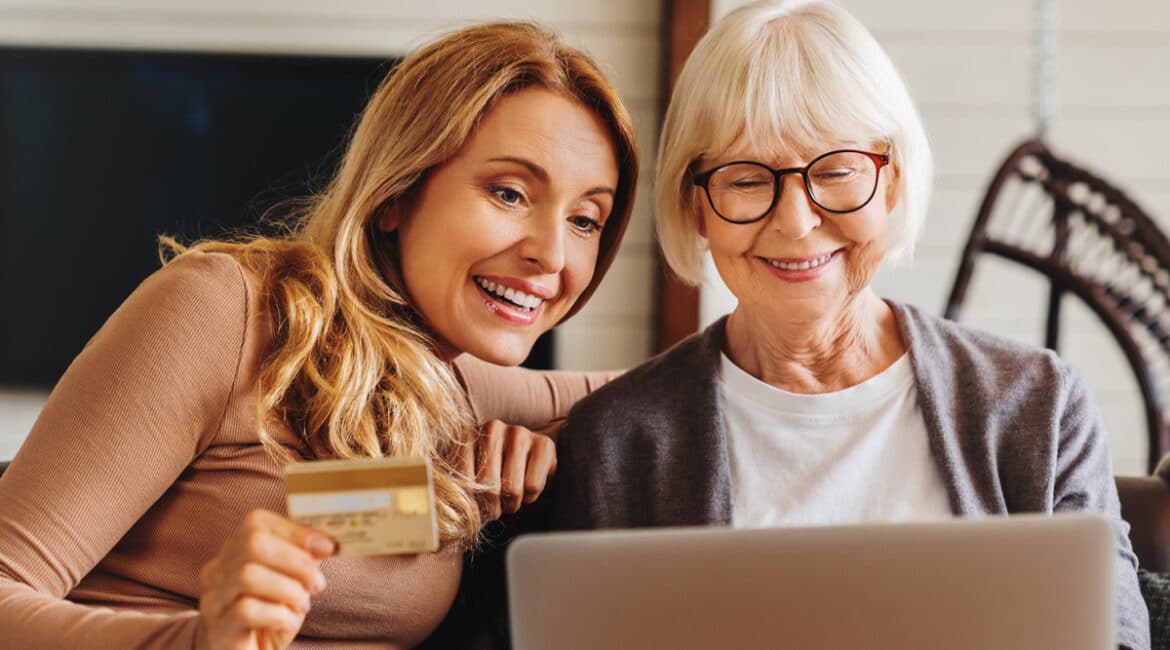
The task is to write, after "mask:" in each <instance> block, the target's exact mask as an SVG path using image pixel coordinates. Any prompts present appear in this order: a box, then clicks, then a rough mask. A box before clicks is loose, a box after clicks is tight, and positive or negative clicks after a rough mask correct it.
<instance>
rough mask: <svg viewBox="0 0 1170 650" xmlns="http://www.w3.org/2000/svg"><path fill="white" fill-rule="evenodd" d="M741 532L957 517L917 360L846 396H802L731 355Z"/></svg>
mask: <svg viewBox="0 0 1170 650" xmlns="http://www.w3.org/2000/svg"><path fill="white" fill-rule="evenodd" d="M719 379H720V381H719V385H720V392H721V393H722V398H723V405H724V406H723V408H724V413H723V415H724V419H725V422H726V426H727V438H728V455H729V460H730V462H731V505H732V513H733V514H732V525H734V526H736V527H745V528H757V527H769V526H788V525H813V524H848V523H865V522H893V521H910V520H929V519H941V518H949V517H951V516H952V513H951V507H950V502H949V499H948V496H947V491H946V486H945V485H944V484H943V481H942V477H941V476H940V475H939V470H938V467H937V466H936V464H935V462H934V460H933V459H932V457H931V455H930V449H929V444H930V443H929V441H928V437H927V431H926V424H925V421H924V420H923V418H922V412H921V410H920V409H919V407H918V390H917V388H916V387H915V384H914V371H913V368H912V367H911V366H910V357H909V355H906V354H904V355H902V358H900V359H898V360H897V361H896V362H894V364H893V365H891V366H890V367H889V368H887V369H886V370H883V371H882V372H881V373H879V374H878V375H876V376H874V377H871V378H870V379H868V380H866V381H864V382H862V383H860V384H858V385H856V386H851V387H849V388H846V389H844V390H840V391H835V392H832V393H822V394H819V395H799V394H796V393H790V392H788V391H784V390H781V389H779V388H776V387H774V386H771V385H769V384H766V383H764V382H762V381H760V380H759V379H756V378H755V377H753V376H751V375H750V374H748V373H747V372H745V371H744V370H743V369H741V368H739V367H738V366H736V365H735V364H734V363H733V362H732V361H731V359H729V358H727V355H722V360H721V364H720V369H719Z"/></svg>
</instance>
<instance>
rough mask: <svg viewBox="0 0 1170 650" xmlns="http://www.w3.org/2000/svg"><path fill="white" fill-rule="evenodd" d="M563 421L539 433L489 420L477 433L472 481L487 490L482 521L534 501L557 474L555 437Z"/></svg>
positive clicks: (547, 426) (553, 423)
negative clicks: (473, 479)
mask: <svg viewBox="0 0 1170 650" xmlns="http://www.w3.org/2000/svg"><path fill="white" fill-rule="evenodd" d="M563 425H564V420H554V421H552V422H550V423H549V424H548V425H546V426H544V427H543V428H541V429H538V430H536V431H532V430H530V429H528V428H526V427H522V426H519V425H515V424H507V423H504V422H501V421H499V420H492V421H491V422H488V423H487V424H485V425H484V426H483V428H482V429H481V430H480V433H479V438H478V439H477V440H476V444H475V477H476V480H477V481H478V482H479V483H481V484H483V485H486V486H488V490H487V491H486V492H484V493H483V497H484V499H483V500H482V502H483V504H484V513H483V516H484V520H485V521H491V520H493V519H499V518H500V516H501V515H502V514H505V513H508V514H510V513H514V512H516V511H517V510H519V509H520V504H521V503H525V504H528V503H532V502H533V501H536V499H537V497H539V496H540V494H541V492H544V487H545V485H546V484H547V483H548V479H549V478H550V477H551V476H552V475H553V474H555V473H556V471H557V450H556V443H555V442H553V439H554V436H555V435H556V434H557V433H560V430H561V427H562V426H563Z"/></svg>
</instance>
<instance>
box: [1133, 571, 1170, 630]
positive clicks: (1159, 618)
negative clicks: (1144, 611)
mask: <svg viewBox="0 0 1170 650" xmlns="http://www.w3.org/2000/svg"><path fill="white" fill-rule="evenodd" d="M1138 582H1140V583H1141V586H1142V596H1143V597H1144V598H1145V599H1146V607H1148V608H1149V610H1150V648H1151V650H1170V573H1155V572H1153V571H1146V570H1145V569H1138Z"/></svg>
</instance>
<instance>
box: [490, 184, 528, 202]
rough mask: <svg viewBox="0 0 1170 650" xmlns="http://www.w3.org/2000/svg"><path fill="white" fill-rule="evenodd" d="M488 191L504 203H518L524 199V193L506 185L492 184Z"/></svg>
mask: <svg viewBox="0 0 1170 650" xmlns="http://www.w3.org/2000/svg"><path fill="white" fill-rule="evenodd" d="M488 191H490V192H491V193H492V194H493V195H495V197H496V198H497V199H499V200H500V201H501V202H502V203H504V204H506V205H519V204H520V202H521V201H522V200H523V199H524V194H523V193H522V192H521V191H520V190H518V189H516V188H514V187H508V186H506V185H492V186H490V187H489V188H488Z"/></svg>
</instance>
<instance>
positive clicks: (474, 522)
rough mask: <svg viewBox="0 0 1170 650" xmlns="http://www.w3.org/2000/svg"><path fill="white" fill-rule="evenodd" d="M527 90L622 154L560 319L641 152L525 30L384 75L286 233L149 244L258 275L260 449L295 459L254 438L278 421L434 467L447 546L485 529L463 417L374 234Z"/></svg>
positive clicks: (454, 389) (605, 93)
mask: <svg viewBox="0 0 1170 650" xmlns="http://www.w3.org/2000/svg"><path fill="white" fill-rule="evenodd" d="M527 88H543V89H546V90H549V91H552V92H555V93H558V94H561V95H562V96H565V97H567V98H569V99H572V100H574V101H577V102H579V103H580V104H581V105H582V106H584V107H586V108H588V109H589V110H591V111H593V112H595V113H596V114H597V115H598V116H599V117H601V118H602V120H603V121H604V122H605V123H606V124H607V125H608V126H609V129H610V131H611V135H612V137H613V140H614V145H615V147H616V151H617V155H618V166H619V182H618V188H617V193H616V200H615V203H614V208H613V212H612V214H611V216H610V219H609V221H608V222H607V223H606V226H605V229H604V231H603V232H602V236H601V244H600V251H599V253H598V260H597V265H596V267H595V273H594V276H593V278H592V280H591V282H590V284H589V286H588V287H587V288H586V289H585V291H584V292H583V293H582V294H581V297H580V298H579V299H578V301H577V303H576V304H575V305H574V306H573V308H572V310H571V311H570V315H571V314H572V313H575V312H576V311H577V310H578V309H579V308H580V307H581V305H582V304H583V303H584V302H585V300H586V299H587V298H588V297H589V296H590V295H591V294H592V293H593V291H594V290H595V288H596V286H597V284H598V282H600V280H601V278H602V276H603V275H604V274H605V271H606V270H607V269H608V267H609V265H610V263H611V262H612V260H613V257H614V254H615V252H616V249H617V246H618V243H619V242H620V240H621V237H622V234H623V232H624V230H625V228H626V224H627V222H628V221H629V216H630V211H631V209H632V207H633V198H634V187H635V185H636V183H637V174H638V154H637V149H636V146H635V144H634V135H633V127H632V125H631V121H630V117H629V114H628V113H627V111H626V109H625V107H624V106H623V104H622V103H621V100H620V99H619V98H618V95H617V92H616V90H614V88H613V87H612V86H611V85H610V84H609V82H608V81H606V79H605V78H604V77H603V76H602V74H601V72H600V70H599V69H598V66H597V65H596V64H595V63H594V62H593V60H592V59H591V58H590V57H589V56H588V55H586V54H585V53H584V52H581V51H580V50H577V49H574V48H570V47H568V46H566V45H565V44H563V43H562V42H561V41H560V39H559V38H558V37H557V36H556V35H555V34H554V33H552V32H550V31H547V30H546V29H544V28H542V27H540V26H537V25H535V24H531V23H506V22H500V23H490V24H484V25H479V26H475V27H471V28H467V29H463V30H459V31H456V32H453V33H450V34H448V35H446V36H443V37H441V38H439V39H438V40H436V41H434V42H432V43H430V44H429V45H426V46H424V47H422V48H421V49H419V50H418V51H416V52H414V53H412V54H411V55H409V56H408V57H406V59H404V60H403V61H402V62H401V63H400V64H398V65H397V66H396V67H395V68H394V69H393V70H391V72H390V73H389V74H388V75H387V77H386V79H385V80H383V82H382V83H381V85H380V86H379V87H378V89H377V91H376V92H375V93H374V95H373V97H372V98H371V99H370V101H369V103H368V104H367V105H366V108H365V110H364V111H363V113H362V115H361V117H360V118H359V120H358V122H357V124H356V125H355V127H354V129H353V130H352V132H351V134H350V138H349V143H348V147H347V148H346V150H345V152H344V154H343V156H342V159H341V161H340V163H339V166H338V170H337V172H336V174H335V176H334V178H333V180H332V181H331V182H330V183H329V185H328V186H327V187H326V188H325V189H324V191H322V192H321V193H319V194H318V195H316V196H313V197H309V198H308V199H307V202H306V204H305V205H304V207H303V208H302V209H301V210H300V211H299V212H298V213H297V214H294V215H293V216H294V217H295V222H296V223H297V224H298V225H297V226H295V227H293V228H292V230H291V231H290V232H289V233H288V234H287V235H286V236H284V237H255V238H246V239H241V240H239V241H205V242H200V243H198V244H196V245H194V246H191V247H189V248H188V247H184V246H182V245H180V244H178V243H177V242H175V241H174V240H171V239H168V238H161V246H162V249H163V256H164V260H165V259H166V258H168V257H170V258H174V257H178V256H182V255H189V254H191V253H193V252H195V251H217V252H226V253H229V254H232V255H233V256H235V257H236V258H237V259H238V260H239V261H240V263H241V264H242V265H243V266H244V267H245V268H246V269H248V270H249V271H250V272H252V273H253V274H255V276H256V277H257V278H259V280H260V283H261V286H262V287H263V295H264V299H265V301H266V302H265V304H266V306H267V309H268V310H269V315H270V319H269V320H270V322H271V323H272V328H273V336H274V347H273V350H274V352H273V353H272V355H271V356H270V357H269V358H268V359H267V360H266V361H265V363H264V365H263V367H262V369H261V373H260V377H259V388H258V390H259V394H260V399H259V400H258V403H259V406H258V410H259V413H258V417H259V422H260V430H261V433H260V435H261V439H262V441H263V443H264V444H265V445H266V446H267V447H268V449H269V450H270V452H271V453H272V454H274V455H275V456H276V457H277V458H279V459H281V460H282V461H284V462H294V461H295V460H296V459H295V458H294V457H293V455H292V454H291V453H290V452H289V451H288V450H287V449H285V448H284V447H283V446H281V445H280V444H279V443H277V442H275V440H274V439H273V438H272V437H271V436H270V435H269V434H268V433H267V431H266V430H265V428H266V424H267V423H270V422H273V421H283V422H286V423H288V424H289V426H291V427H292V428H293V430H294V431H295V432H296V433H297V434H299V435H300V436H301V437H302V438H303V440H304V441H305V442H306V443H307V444H308V445H309V447H310V448H311V449H312V451H313V452H314V454H315V455H316V456H317V457H318V458H364V457H380V456H407V455H410V456H425V457H428V458H430V459H431V460H432V462H433V464H434V468H435V473H434V475H435V495H436V500H437V502H438V521H439V529H440V534H441V537H442V539H443V540H444V543H445V544H447V543H451V544H457V545H463V546H467V545H470V544H472V543H474V541H475V540H476V538H477V536H478V533H479V530H480V527H481V525H482V521H481V518H480V508H479V504H478V502H477V498H476V489H477V487H479V486H477V485H476V484H475V482H474V479H473V477H472V476H469V475H468V474H467V473H465V472H464V470H463V468H462V464H461V458H462V454H463V452H464V450H465V449H466V447H467V446H468V445H473V444H474V441H475V435H476V429H475V423H474V421H473V419H472V416H471V413H470V407H469V405H468V403H467V399H466V396H465V394H464V391H463V389H462V387H461V386H460V385H459V383H458V381H457V380H456V377H455V375H454V373H453V371H452V370H451V368H450V367H449V366H448V365H447V363H445V362H444V361H443V360H441V359H440V358H438V357H437V356H436V355H435V353H434V345H433V341H432V339H431V335H430V333H429V332H428V331H427V329H426V325H425V322H424V319H423V318H422V316H421V315H419V314H417V313H415V312H414V310H413V309H412V308H411V305H410V303H409V302H408V298H407V294H406V292H405V290H404V287H403V286H402V283H401V280H400V277H401V274H400V272H397V270H398V269H400V268H401V267H400V259H399V252H398V250H397V238H396V237H393V236H387V235H386V234H384V233H382V232H380V231H379V230H378V228H377V220H378V217H379V215H380V214H381V213H382V212H383V211H384V210H385V209H387V207H388V206H390V205H392V204H394V203H395V202H396V201H409V199H410V198H411V197H412V196H414V195H415V194H416V192H417V191H418V190H419V188H420V187H421V185H422V184H423V183H425V182H426V178H427V173H428V171H430V170H432V169H434V168H435V167H437V166H439V165H442V164H443V163H444V162H446V161H447V160H449V159H451V158H452V157H453V156H454V155H455V153H456V152H457V151H458V150H459V149H460V147H462V146H463V144H464V143H465V142H466V141H467V139H468V137H469V136H470V134H471V132H472V130H473V129H474V128H475V126H476V124H477V123H478V122H479V120H480V119H481V118H482V116H483V115H484V114H485V113H486V112H487V111H488V110H489V109H490V108H491V107H492V105H493V104H494V103H495V102H496V101H497V100H498V99H499V98H501V97H503V96H506V95H508V94H511V93H515V92H517V91H520V90H523V89H527ZM412 218H413V217H412ZM417 218H425V215H417ZM384 270H385V271H386V272H385V273H384Z"/></svg>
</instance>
